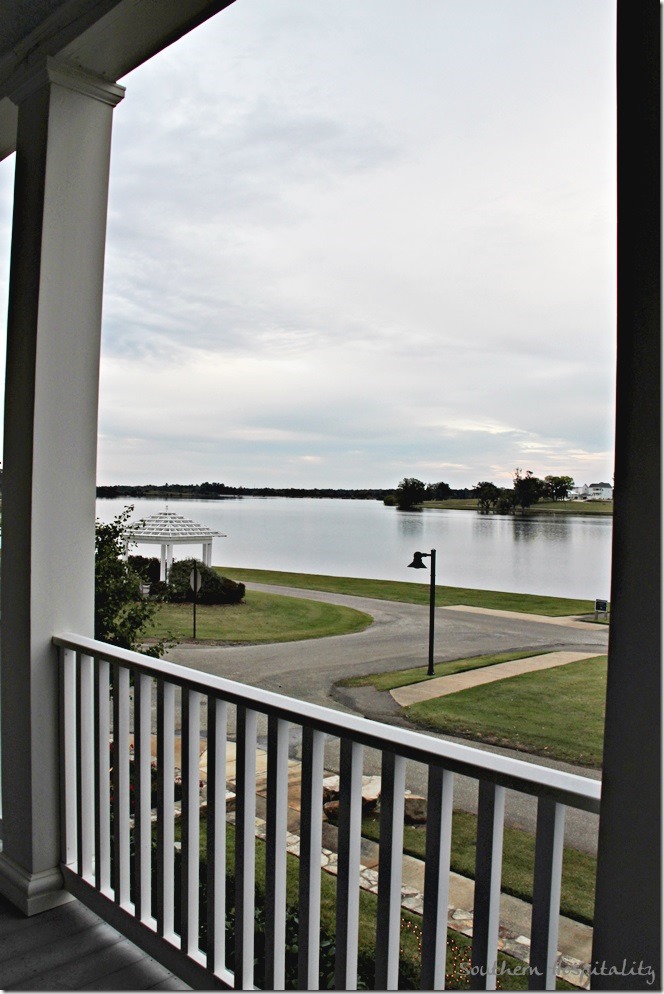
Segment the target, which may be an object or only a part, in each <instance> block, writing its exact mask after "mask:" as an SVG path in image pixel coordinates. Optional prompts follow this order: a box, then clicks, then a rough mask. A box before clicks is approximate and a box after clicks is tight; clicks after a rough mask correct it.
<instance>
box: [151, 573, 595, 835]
mask: <svg viewBox="0 0 664 994" xmlns="http://www.w3.org/2000/svg"><path fill="white" fill-rule="evenodd" d="M247 588H248V589H255V590H264V591H267V592H269V593H276V594H287V595H288V596H290V597H303V598H306V599H309V600H318V601H327V602H329V603H333V604H343V605H346V606H348V607H353V608H356V609H357V610H359V611H364V612H366V613H368V614H371V615H372V617H373V619H374V621H373V624H372V625H370V626H369V627H368V628H367V629H365V630H364V631H363V632H357V633H354V634H350V635H337V636H331V637H328V638H322V639H314V640H308V641H301V642H281V643H277V644H272V645H246V646H205V645H191V644H186V643H183V644H180V645H178V646H175V647H174V648H173V649H171V650H170V651H169V652H168V653H167V654H166V658H167V659H169V660H171V661H172V662H175V663H180V664H181V665H184V666H190V667H193V668H195V669H199V670H202V671H204V672H206V673H212V674H214V675H216V676H221V677H225V678H227V679H230V680H237V681H239V682H240V683H246V684H249V685H251V686H257V687H263V688H265V689H267V690H272V691H274V692H276V693H281V694H285V695H287V696H289V697H295V698H298V699H300V700H307V701H311V702H312V703H315V704H320V705H322V706H325V707H332V708H335V709H337V710H342V711H350V712H352V713H354V714H361V715H364V716H366V717H369V718H373V719H375V720H379V721H386V722H388V723H391V724H400V725H403V726H404V727H412V726H409V725H408V723H407V722H406V721H405V720H404V719H403V717H402V714H401V708H400V707H399V706H398V705H397V704H396V702H395V701H394V700H393V699H392V698H391V696H390V695H389V694H388V693H379V692H377V691H375V690H373V688H369V687H361V688H347V689H344V688H336V687H335V684H336V683H337V682H338V681H339V680H342V679H344V678H345V677H348V676H353V675H359V674H366V673H382V672H385V671H389V670H399V669H405V668H407V667H409V666H417V665H418V664H421V665H422V666H423V667H425V666H426V664H427V655H428V630H429V629H428V626H429V608H428V606H421V605H414V604H402V603H398V602H395V601H383V600H374V599H371V598H366V597H354V596H348V595H344V594H332V593H327V592H322V591H314V590H301V589H299V588H294V587H279V586H273V585H268V584H257V583H248V584H247ZM607 646H608V628H607V627H606V626H603V625H593V624H579V623H578V622H574V621H571V620H570V621H569V622H566V621H565V620H563V619H559V618H557V619H546V618H542V617H537V618H534V617H533V618H528V617H527V616H523V615H511V614H507V613H506V612H488V611H487V612H483V611H468V610H467V609H464V608H459V609H455V608H454V607H445V608H442V607H440V608H436V651H435V659H436V661H438V660H446V659H447V660H452V659H459V658H461V657H464V656H476V655H481V654H482V653H487V652H506V651H520V650H523V649H532V650H533V655H535V654H536V653H540V652H543V651H545V650H565V649H574V650H576V651H588V652H593V653H596V654H597V655H599V654H603V653H605V652H606V651H607ZM294 731H295V730H294ZM263 733H264V729H263ZM439 737H440V738H449V736H444V735H440V736H439ZM455 741H461V740H455ZM465 744H469V743H467V742H466V743H465ZM476 746H477V748H479V749H490V750H491V751H499V752H501V753H503V754H505V755H511V756H514V757H515V758H518V759H522V760H526V761H530V762H534V763H538V764H540V765H546V766H553V767H556V768H558V769H565V770H569V771H570V772H574V773H582V774H583V775H586V776H591V777H595V778H599V773H598V772H597V771H592V770H580V769H577V768H575V767H572V766H569V765H568V764H564V763H558V762H555V761H552V760H551V761H549V760H544V759H542V758H541V757H530V756H528V755H527V754H525V753H521V752H516V751H514V750H507V749H498V750H496V749H495V748H494V747H488V746H483V745H481V744H479V743H477V744H476ZM299 747H300V743H299V737H298V735H297V734H294V735H293V736H292V740H291V753H292V755H293V756H294V757H298V756H299ZM335 764H336V749H335V744H334V743H331V744H330V750H329V754H328V753H327V752H326V766H327V768H328V769H331V768H334V767H335ZM365 772H367V773H374V772H375V773H379V772H380V761H379V758H378V757H377V756H372V755H371V754H369V753H368V754H367V756H366V757H365ZM457 780H458V784H457V786H456V789H455V806H457V807H460V808H462V809H465V810H470V811H473V810H476V803H477V802H476V798H477V785H476V783H475V782H474V781H472V780H468V779H467V778H463V777H459V778H457ZM409 787H410V789H411V790H413V791H414V792H416V793H425V792H426V771H425V770H424V768H419V767H416V764H410V772H409ZM508 794H509V795H510V796H509V797H508V804H507V809H506V820H507V822H508V823H510V824H514V825H518V826H521V827H525V828H528V829H531V830H534V825H535V806H534V804H533V803H532V802H531V801H530V799H528V798H524V797H523V796H522V795H520V794H514V793H513V792H511V791H510V792H508ZM596 833H597V818H596V817H595V816H593V815H588V814H586V813H585V812H576V811H573V810H570V811H569V812H568V819H567V830H566V838H567V841H568V844H570V845H574V846H576V847H578V848H580V849H584V850H587V851H593V850H594V849H595V847H596Z"/></svg>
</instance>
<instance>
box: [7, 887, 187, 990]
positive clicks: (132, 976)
mask: <svg viewBox="0 0 664 994" xmlns="http://www.w3.org/2000/svg"><path fill="white" fill-rule="evenodd" d="M153 989H154V990H190V988H189V987H188V986H187V985H186V984H185V983H184V982H183V981H181V980H179V978H177V977H174V976H173V974H172V973H170V972H169V971H168V970H167V969H166V968H165V967H163V966H161V965H160V964H159V963H157V962H156V961H155V960H153V959H152V958H151V957H150V956H147V955H146V954H145V953H144V952H143V951H142V950H140V949H139V948H138V947H137V946H135V945H133V943H131V942H130V941H129V940H128V939H125V938H124V937H123V936H122V935H120V933H119V932H116V931H115V929H113V928H111V926H110V925H107V924H106V922H104V921H102V920H101V918H99V917H98V916H97V915H95V914H94V913H93V912H92V911H90V910H89V909H88V908H86V907H84V906H83V905H82V904H81V903H80V902H79V901H71V902H70V903H69V904H63V905H61V906H60V907H58V908H53V909H52V910H51V911H45V912H43V913H42V914H40V915H33V916H32V917H31V918H26V917H25V916H24V915H23V914H21V912H20V911H18V910H17V909H16V908H14V907H12V905H11V904H9V902H7V901H5V899H4V898H2V897H0V990H39V991H63V990H70V991H73V990H153Z"/></svg>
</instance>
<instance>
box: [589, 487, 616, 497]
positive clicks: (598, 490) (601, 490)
mask: <svg viewBox="0 0 664 994" xmlns="http://www.w3.org/2000/svg"><path fill="white" fill-rule="evenodd" d="M588 491H589V492H588V500H613V487H612V486H611V484H610V483H591V484H590V486H589V487H588Z"/></svg>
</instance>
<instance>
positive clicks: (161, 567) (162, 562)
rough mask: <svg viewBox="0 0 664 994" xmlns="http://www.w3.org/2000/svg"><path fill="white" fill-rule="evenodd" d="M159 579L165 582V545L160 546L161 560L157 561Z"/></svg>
mask: <svg viewBox="0 0 664 994" xmlns="http://www.w3.org/2000/svg"><path fill="white" fill-rule="evenodd" d="M159 579H160V580H161V581H162V583H165V582H166V546H165V545H162V547H161V560H160V563H159Z"/></svg>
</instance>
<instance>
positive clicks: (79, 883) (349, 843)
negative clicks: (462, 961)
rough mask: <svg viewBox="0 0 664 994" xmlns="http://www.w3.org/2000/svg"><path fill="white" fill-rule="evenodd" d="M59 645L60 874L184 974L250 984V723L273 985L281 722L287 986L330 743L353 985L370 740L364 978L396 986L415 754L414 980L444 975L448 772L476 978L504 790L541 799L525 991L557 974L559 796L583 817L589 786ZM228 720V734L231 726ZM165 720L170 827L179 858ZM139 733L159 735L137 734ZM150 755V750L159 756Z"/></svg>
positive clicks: (95, 646)
mask: <svg viewBox="0 0 664 994" xmlns="http://www.w3.org/2000/svg"><path fill="white" fill-rule="evenodd" d="M54 641H55V644H56V645H57V646H58V647H59V649H60V657H61V708H62V711H61V717H62V721H61V729H62V733H61V747H62V819H63V824H62V839H63V847H62V865H63V873H64V876H65V882H66V886H67V887H68V888H69V889H70V890H71V891H72V892H73V893H74V894H75V895H76V896H77V897H78V898H79V899H80V900H82V901H83V902H84V903H86V904H88V905H89V906H90V907H92V908H93V910H95V911H97V913H99V914H100V915H101V916H102V917H104V918H105V919H106V920H107V921H109V922H110V923H111V924H112V925H114V926H115V927H116V928H117V929H118V930H119V931H121V932H123V933H124V934H125V935H127V936H128V937H129V938H130V939H131V940H132V941H134V942H136V943H137V944H138V945H140V946H141V947H142V948H143V949H145V950H146V951H147V952H148V953H150V955H152V956H154V957H155V958H156V959H158V960H159V961H160V962H162V963H163V964H164V965H165V966H167V967H168V968H169V969H170V970H172V971H173V972H174V973H176V974H177V975H179V976H181V977H182V978H183V980H185V981H186V982H188V983H190V984H191V985H192V986H195V987H203V988H207V989H210V988H211V987H221V986H231V987H232V986H234V987H236V988H237V989H244V990H246V989H255V978H254V953H255V950H254V913H255V908H254V900H255V896H254V895H255V870H256V866H255V835H256V777H257V772H256V750H257V743H258V737H259V734H260V733H261V732H264V733H266V740H267V745H266V747H267V801H266V843H265V844H266V850H265V853H266V855H265V866H266V877H265V880H266V884H265V891H266V892H265V930H266V931H265V980H264V986H265V987H266V988H268V989H274V990H279V989H283V987H284V970H285V964H284V948H285V936H286V896H287V895H286V889H287V888H286V856H287V852H286V832H287V804H288V798H287V789H288V762H289V755H288V749H289V733H290V732H291V730H292V729H293V727H295V728H296V729H297V730H299V732H300V734H301V742H302V785H301V797H300V806H301V825H300V864H299V938H298V948H299V953H298V955H299V967H298V969H299V976H298V985H299V987H300V989H318V984H319V954H320V910H321V869H320V868H321V851H322V804H323V796H322V794H323V787H322V784H323V771H324V767H325V754H326V748H327V749H329V748H330V747H331V746H334V747H335V748H338V760H339V773H340V804H339V825H338V876H337V891H336V959H335V986H336V988H337V989H344V990H352V989H355V988H356V985H357V958H358V932H359V926H360V919H359V885H360V838H361V817H362V812H361V805H362V793H361V791H362V771H363V752H364V750H378V752H379V753H380V755H381V757H382V759H381V774H382V796H381V811H380V840H379V865H378V895H377V913H376V919H377V926H376V927H377V935H376V947H375V968H376V978H375V984H376V988H377V989H388V990H393V989H397V986H398V971H399V946H400V920H401V889H402V854H403V824H404V794H405V785H406V772H407V766H408V764H410V763H413V762H414V763H420V764H424V765H425V766H426V768H427V769H428V774H427V777H428V819H427V828H426V859H425V885H424V902H423V916H422V952H421V984H422V988H423V989H442V988H443V986H444V982H445V969H446V945H447V942H446V940H447V907H448V888H449V878H450V845H451V831H452V808H453V795H454V782H455V776H457V775H464V776H467V777H471V778H474V779H475V780H477V781H478V783H479V795H478V827H477V856H476V875H475V898H474V908H473V912H474V914H473V938H472V967H473V970H472V984H473V985H474V986H475V987H476V988H484V987H486V988H487V989H493V988H494V987H495V984H496V962H497V956H498V927H499V902H500V888H501V863H502V841H503V820H504V805H505V792H506V790H508V789H512V790H516V791H520V792H522V793H524V794H526V795H531V796H534V797H535V798H536V799H537V829H536V843H535V870H534V878H533V903H532V929H531V947H530V948H531V952H530V983H531V988H532V989H549V990H553V989H554V988H555V966H556V955H557V938H558V919H559V908H560V884H561V871H562V856H563V836H564V822H565V809H566V806H572V807H575V808H580V809H583V810H586V811H590V812H595V813H597V812H598V811H599V796H600V785H599V783H598V782H596V781H594V780H588V779H585V778H583V777H578V776H573V775H570V774H567V773H563V772H560V771H557V770H553V769H546V768H543V767H540V766H536V765H532V764H530V763H527V762H524V761H520V760H515V759H511V758H508V757H504V756H501V755H498V754H495V753H491V752H486V751H484V750H479V749H476V748H472V747H469V746H463V745H458V744H455V743H451V742H445V741H442V740H439V739H437V738H433V737H431V736H427V735H423V734H419V733H416V732H412V731H406V730H403V729H400V728H395V727H392V726H388V725H383V724H381V723H378V722H374V721H368V720H366V719H363V718H359V717H356V716H353V715H349V714H345V713H341V712H339V711H334V710H331V709H327V708H323V707H318V706H316V705H313V704H308V703H306V702H303V701H298V700H294V699H292V698H288V697H282V696H280V695H278V694H274V693H270V692H267V691H264V690H261V689H258V688H254V687H250V686H247V685H243V684H239V683H235V682H231V681H228V680H225V679H221V678H218V677H213V676H209V675H206V674H203V673H200V672H198V671H195V670H191V669H187V668H186V667H183V666H178V665H176V664H173V663H168V662H164V661H162V660H154V659H151V658H150V657H147V656H143V655H141V654H139V653H134V652H129V651H125V650H121V649H117V648H115V647H113V646H109V645H106V644H105V643H101V642H96V641H94V640H92V639H88V638H83V637H81V636H77V635H71V634H64V635H58V636H57V637H56V638H55V639H54ZM233 719H234V725H235V730H234V733H233V730H232V727H229V721H231V724H232V720H233ZM265 723H266V728H263V725H264V724H265ZM259 726H260V727H259ZM178 731H179V734H180V742H181V761H180V769H181V787H180V785H179V784H178V792H180V789H181V814H180V817H179V819H178V820H179V825H180V835H181V838H180V844H179V847H178V848H177V856H176V845H175V826H176V823H177V822H176V817H175V807H176V798H175V775H176V762H175V743H176V738H177V733H178ZM201 736H202V737H203V738H206V739H207V756H208V760H207V815H206V818H207V843H206V851H205V852H204V853H203V854H201V852H200V845H199V827H200V817H201V816H200V800H199V798H200V794H199V788H200V784H199V743H200V740H201ZM233 737H234V738H235V749H236V763H237V766H236V795H237V797H236V810H235V850H234V860H233V866H232V874H233V875H234V880H235V883H234V887H235V890H234V906H235V907H234V921H235V925H234V929H235V938H234V951H233V959H234V966H233V969H231V966H230V965H229V962H228V961H227V956H226V941H225V936H226V927H227V910H228V909H227V907H226V870H227V867H226V825H227V811H226V750H227V743H228V742H230V741H232V738H233ZM111 743H112V746H111V745H110V744H111ZM132 743H133V753H132ZM151 745H152V746H153V747H154V746H155V745H156V749H154V750H151ZM111 750H112V751H111ZM151 751H155V752H156V771H155V766H154V762H153V760H152V756H151ZM155 778H156V783H155V782H153V781H155ZM155 793H156V797H155V796H154V795H155ZM155 802H156V805H155ZM154 806H156V818H155V816H154V814H153V807H154ZM176 860H177V872H176ZM201 867H204V868H205V869H204V870H203V871H202V870H201ZM229 869H231V868H229ZM201 886H204V889H205V890H206V895H207V896H206V901H207V906H206V919H207V921H206V928H205V935H204V937H203V936H202V930H201V922H200V920H199V888H200V887H201Z"/></svg>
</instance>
